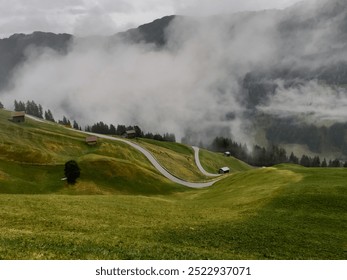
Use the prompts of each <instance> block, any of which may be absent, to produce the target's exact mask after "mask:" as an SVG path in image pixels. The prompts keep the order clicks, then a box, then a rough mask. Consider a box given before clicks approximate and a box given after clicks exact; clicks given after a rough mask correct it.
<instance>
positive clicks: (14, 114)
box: [11, 111, 25, 118]
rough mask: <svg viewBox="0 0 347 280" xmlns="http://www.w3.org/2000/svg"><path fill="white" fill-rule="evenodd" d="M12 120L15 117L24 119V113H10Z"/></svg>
mask: <svg viewBox="0 0 347 280" xmlns="http://www.w3.org/2000/svg"><path fill="white" fill-rule="evenodd" d="M11 115H12V118H16V117H25V112H24V111H21V112H12V114H11Z"/></svg>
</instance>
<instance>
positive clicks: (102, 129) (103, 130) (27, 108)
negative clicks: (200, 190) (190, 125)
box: [0, 100, 176, 142]
mask: <svg viewBox="0 0 347 280" xmlns="http://www.w3.org/2000/svg"><path fill="white" fill-rule="evenodd" d="M1 106H2V104H1V103H0V108H1ZM2 107H3V106H2ZM14 110H15V111H17V112H18V111H23V112H25V113H26V114H28V115H31V116H34V117H37V118H40V119H45V120H47V121H51V122H56V121H55V119H54V117H53V114H52V112H51V110H49V109H48V110H47V111H43V108H42V106H41V104H36V103H35V102H34V101H29V100H28V101H27V102H23V101H17V100H15V101H14ZM58 123H59V124H61V125H64V126H67V127H71V128H74V129H77V130H82V127H81V126H80V125H79V124H78V123H77V121H76V120H74V121H73V122H71V121H70V120H69V119H68V118H67V117H66V116H63V119H62V120H58ZM84 130H85V131H86V132H93V133H99V134H106V135H118V136H122V135H124V134H125V133H126V131H129V130H134V131H135V137H141V138H147V139H154V140H158V141H166V142H176V137H175V134H173V133H164V134H163V135H162V134H159V133H151V132H147V133H144V132H143V131H142V130H141V128H140V127H139V126H137V125H135V126H126V125H117V126H115V125H113V124H110V125H108V124H106V123H104V122H102V121H101V122H97V123H95V124H93V125H87V126H86V127H85V129H84Z"/></svg>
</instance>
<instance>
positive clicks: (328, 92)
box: [257, 81, 347, 125]
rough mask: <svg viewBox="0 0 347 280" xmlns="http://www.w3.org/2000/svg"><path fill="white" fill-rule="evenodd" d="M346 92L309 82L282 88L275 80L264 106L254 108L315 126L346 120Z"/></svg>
mask: <svg viewBox="0 0 347 280" xmlns="http://www.w3.org/2000/svg"><path fill="white" fill-rule="evenodd" d="M346 106H347V91H346V89H344V88H338V87H331V86H328V85H324V84H320V83H318V82H317V81H310V82H307V83H304V84H302V85H299V86H295V87H290V88H286V87H285V86H284V85H283V81H278V89H277V90H276V92H275V94H274V96H273V97H272V98H271V99H270V100H269V102H268V103H267V104H266V105H262V106H258V107H257V109H258V110H260V111H262V112H265V113H267V114H269V115H275V116H277V117H279V118H288V117H289V118H294V119H297V120H298V121H304V122H306V123H313V124H316V125H329V124H331V123H334V122H346V119H347V112H346Z"/></svg>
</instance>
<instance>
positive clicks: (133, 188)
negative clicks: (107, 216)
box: [0, 110, 184, 194]
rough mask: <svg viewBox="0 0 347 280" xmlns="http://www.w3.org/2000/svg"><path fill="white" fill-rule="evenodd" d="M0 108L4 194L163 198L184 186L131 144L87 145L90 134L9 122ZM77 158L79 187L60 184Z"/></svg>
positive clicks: (30, 122)
mask: <svg viewBox="0 0 347 280" xmlns="http://www.w3.org/2000/svg"><path fill="white" fill-rule="evenodd" d="M8 118H10V112H8V111H4V110H0V193H23V194H24V193H27V194H31V193H36V194H39V193H56V192H60V193H69V194H71V193H74V194H104V193H105V194H109V193H135V194H136V193H138V194H155V193H156V194H162V193H168V192H172V191H183V190H184V188H181V187H180V186H177V185H176V184H173V183H171V182H170V181H169V180H167V179H165V178H164V177H163V176H162V175H161V174H159V173H158V172H157V170H156V169H155V168H154V167H153V166H152V165H151V164H150V163H149V161H148V160H147V159H146V158H145V157H144V156H143V155H142V154H141V153H140V152H138V151H137V150H135V149H133V148H131V147H130V146H129V145H126V144H123V143H118V142H113V141H110V140H105V139H100V141H99V143H98V145H97V146H92V147H91V146H88V145H86V144H85V135H83V134H81V133H79V132H77V131H76V132H75V131H70V130H67V129H65V128H64V127H62V126H60V125H57V124H53V123H52V124H51V123H48V124H46V123H39V122H36V121H33V120H30V119H28V118H27V119H26V121H25V123H22V124H16V123H13V122H10V121H8ZM70 159H74V160H76V161H77V162H78V163H79V165H80V167H81V178H80V179H79V181H78V184H77V185H76V186H74V187H70V186H67V185H66V183H65V182H63V181H61V178H62V177H63V175H64V164H65V162H66V161H68V160H70Z"/></svg>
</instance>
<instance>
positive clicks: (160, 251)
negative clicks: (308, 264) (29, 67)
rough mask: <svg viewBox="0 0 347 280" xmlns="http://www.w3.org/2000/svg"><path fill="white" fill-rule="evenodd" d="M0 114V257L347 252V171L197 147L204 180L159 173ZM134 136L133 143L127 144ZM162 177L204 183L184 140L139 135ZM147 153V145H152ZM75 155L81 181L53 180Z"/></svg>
mask: <svg viewBox="0 0 347 280" xmlns="http://www.w3.org/2000/svg"><path fill="white" fill-rule="evenodd" d="M9 117H10V113H9V112H7V111H4V110H0V205H1V207H0V259H295V260H296V259H328V260H334V259H346V257H347V214H346V213H347V180H346V179H347V178H346V177H347V170H346V169H344V168H326V169H321V168H303V167H299V166H295V165H279V166H275V167H271V168H259V169H256V168H251V167H249V166H248V165H246V164H245V163H242V162H239V161H237V160H236V159H233V158H226V157H223V156H222V155H219V154H215V153H211V152H209V151H206V150H201V152H200V157H201V162H202V164H203V166H204V167H205V169H206V170H207V171H210V172H215V170H216V168H218V167H220V165H223V166H229V167H230V168H231V170H232V173H231V174H230V175H227V176H225V177H223V179H222V180H220V181H218V182H217V183H215V184H214V185H213V186H212V187H210V188H206V189H188V188H186V187H182V186H180V185H177V184H174V183H172V182H170V181H169V180H167V179H166V178H164V177H163V176H162V175H161V174H160V173H158V172H157V171H156V169H155V168H154V167H153V166H152V165H151V164H150V163H149V162H148V160H147V159H146V158H145V157H144V156H143V155H142V154H141V153H139V152H138V151H136V150H134V149H133V148H131V147H129V146H128V145H126V144H123V143H119V142H114V141H109V140H105V139H101V140H100V141H99V143H98V144H97V145H96V146H88V145H86V144H85V143H84V139H85V135H83V134H81V133H79V132H78V131H71V130H67V129H66V128H64V127H61V126H59V125H56V124H53V123H52V124H46V123H39V122H35V121H32V120H29V119H27V120H26V122H25V123H24V124H15V123H12V122H9V121H8V120H7V119H8V118H9ZM134 141H136V140H134ZM138 142H139V144H141V145H143V146H144V147H146V148H147V149H148V150H150V151H151V152H153V154H154V155H155V156H156V158H157V159H158V161H159V162H161V163H162V164H163V165H164V166H165V168H166V169H168V170H169V171H170V172H172V173H174V174H177V176H179V177H180V178H183V179H186V180H190V181H205V180H206V179H207V178H205V177H204V176H202V175H201V174H199V173H198V170H197V169H196V167H195V165H194V156H193V151H192V149H191V148H190V147H187V146H184V145H181V144H175V143H158V142H155V141H148V140H138ZM155 150H156V152H154V151H155ZM70 159H74V160H76V161H77V162H78V163H79V165H80V167H81V172H82V173H81V177H80V178H79V180H78V183H77V184H76V185H74V186H69V185H67V184H66V182H65V181H62V180H61V178H62V177H63V169H64V163H65V162H66V161H67V160H70Z"/></svg>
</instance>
